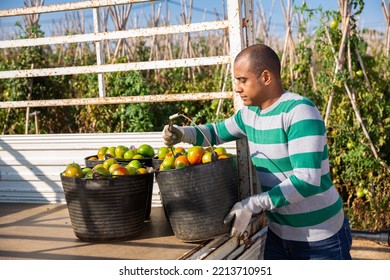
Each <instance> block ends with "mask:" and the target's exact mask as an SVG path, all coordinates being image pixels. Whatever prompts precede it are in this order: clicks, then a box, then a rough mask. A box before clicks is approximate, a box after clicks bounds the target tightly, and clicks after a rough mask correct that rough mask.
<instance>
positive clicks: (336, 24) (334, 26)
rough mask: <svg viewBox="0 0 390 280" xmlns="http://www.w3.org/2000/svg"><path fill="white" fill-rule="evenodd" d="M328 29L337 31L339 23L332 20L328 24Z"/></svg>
mask: <svg viewBox="0 0 390 280" xmlns="http://www.w3.org/2000/svg"><path fill="white" fill-rule="evenodd" d="M329 25H330V28H332V29H337V27H339V22H338V21H337V20H335V19H333V20H332V21H331V22H330V24H329Z"/></svg>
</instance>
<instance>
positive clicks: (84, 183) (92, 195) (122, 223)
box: [61, 173, 153, 242]
mask: <svg viewBox="0 0 390 280" xmlns="http://www.w3.org/2000/svg"><path fill="white" fill-rule="evenodd" d="M61 181H62V186H63V189H64V194H65V199H66V203H67V206H68V211H69V216H70V220H71V222H72V227H73V231H74V233H75V235H76V236H77V237H78V238H79V239H81V240H84V241H89V242H102V241H119V240H127V239H130V238H131V237H133V236H135V235H137V234H139V233H140V232H141V231H142V228H143V225H144V221H145V216H146V213H147V208H148V195H149V194H148V192H149V191H148V189H149V188H148V185H149V184H150V181H153V173H149V174H140V175H132V176H118V177H117V178H108V179H78V178H71V177H65V176H62V175H61Z"/></svg>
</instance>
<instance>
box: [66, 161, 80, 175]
mask: <svg viewBox="0 0 390 280" xmlns="http://www.w3.org/2000/svg"><path fill="white" fill-rule="evenodd" d="M64 176H66V177H74V178H83V177H84V173H83V170H82V169H81V167H80V165H78V164H77V163H71V164H68V166H67V167H66V170H65V173H64Z"/></svg>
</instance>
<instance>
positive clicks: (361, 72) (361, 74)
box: [356, 70, 363, 78]
mask: <svg viewBox="0 0 390 280" xmlns="http://www.w3.org/2000/svg"><path fill="white" fill-rule="evenodd" d="M356 76H358V77H359V78H361V77H363V71H362V70H357V71H356Z"/></svg>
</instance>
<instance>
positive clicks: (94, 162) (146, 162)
mask: <svg viewBox="0 0 390 280" xmlns="http://www.w3.org/2000/svg"><path fill="white" fill-rule="evenodd" d="M93 156H95V157H97V156H96V155H93ZM93 156H88V157H86V158H84V161H85V166H86V167H89V168H94V167H95V166H96V165H97V164H100V163H101V164H102V163H103V162H104V160H90V159H89V158H91V157H93ZM137 160H139V161H140V162H141V164H142V165H143V166H144V167H153V164H152V158H142V159H137ZM116 161H117V162H118V163H119V164H121V165H123V166H125V165H127V164H128V163H129V162H130V161H132V159H130V160H124V159H118V158H116ZM152 196H153V177H152V180H151V181H150V182H149V185H148V206H147V210H146V216H145V220H148V219H149V216H150V212H151V211H152Z"/></svg>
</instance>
